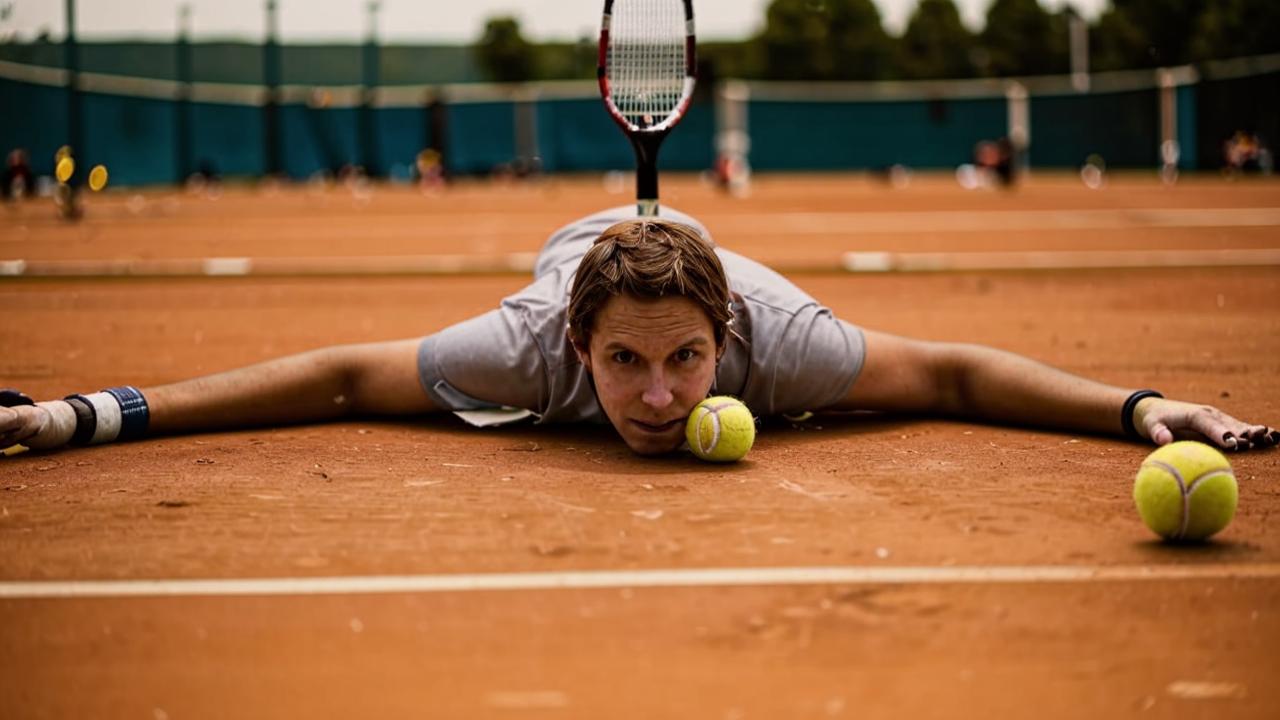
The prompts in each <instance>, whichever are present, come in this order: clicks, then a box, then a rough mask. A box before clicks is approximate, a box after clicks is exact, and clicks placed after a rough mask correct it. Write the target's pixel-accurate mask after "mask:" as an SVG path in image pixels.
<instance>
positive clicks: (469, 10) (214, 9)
mask: <svg viewBox="0 0 1280 720" xmlns="http://www.w3.org/2000/svg"><path fill="white" fill-rule="evenodd" d="M1108 1H1109V0H1040V2H1041V4H1042V5H1044V6H1045V7H1047V8H1050V9H1054V10H1056V9H1058V8H1060V7H1062V6H1063V5H1073V6H1075V8H1076V9H1077V10H1078V11H1079V12H1080V13H1081V14H1082V15H1084V16H1085V17H1088V18H1090V19H1092V18H1095V17H1097V16H1098V14H1099V13H1100V12H1101V11H1102V10H1103V9H1104V8H1105V6H1106V5H1107V3H1108ZM277 2H278V7H279V10H278V17H279V25H280V35H281V37H282V39H283V40H284V41H285V42H290V41H295V42H316V41H345V42H351V41H354V40H358V39H360V38H362V37H364V36H365V34H366V33H367V31H368V28H369V13H368V6H369V4H370V3H369V0H277ZM769 2H770V0H694V13H695V21H696V23H697V31H698V37H699V38H701V39H721V40H724V39H744V38H746V37H749V36H750V35H752V34H754V33H755V32H756V31H757V30H759V29H760V26H761V25H762V23H763V18H764V9H765V8H766V7H767V6H768V4H769ZM873 2H875V4H876V5H877V7H879V9H880V17H881V19H882V22H883V23H884V25H885V27H886V28H887V29H888V30H889V31H890V32H892V33H895V34H897V33H900V32H901V31H902V28H903V27H905V25H906V22H907V19H908V18H909V17H910V15H911V11H912V10H913V9H914V8H915V6H916V2H917V0H873ZM955 2H956V6H957V7H958V8H959V9H960V14H961V17H962V18H963V19H964V21H965V23H966V24H968V25H969V26H970V27H971V28H974V29H976V28H979V27H981V26H982V22H983V18H984V16H985V14H986V9H987V7H989V6H990V4H991V2H992V0H955ZM183 4H186V5H189V6H190V7H191V29H192V36H193V37H195V38H197V39H199V38H236V39H245V40H255V39H259V38H261V37H262V36H263V34H264V32H265V27H266V21H265V19H264V18H265V12H264V10H263V8H264V6H265V2H264V0H76V26H77V32H78V34H79V35H80V36H81V37H84V38H86V39H92V38H153V39H165V38H171V37H173V36H174V35H175V34H176V29H177V27H178V8H179V6H181V5H183ZM377 4H378V5H379V8H380V9H379V11H378V14H377V31H378V36H379V37H380V38H382V40H383V42H392V43H394V42H404V43H409V42H412V43H420V42H443V43H467V42H470V41H472V40H474V39H476V38H477V37H479V35H480V32H481V29H482V28H483V26H484V20H485V18H488V17H491V16H494V15H514V16H515V17H517V18H518V19H519V20H520V26H521V28H522V29H523V31H524V33H525V35H526V36H527V37H529V38H531V39H534V40H575V39H578V38H580V37H583V36H584V35H585V36H594V35H595V34H596V33H597V32H598V28H599V22H600V11H601V8H602V6H603V4H602V3H601V2H600V0H379V1H378V3H377ZM64 6H65V0H0V39H3V38H13V37H15V36H16V37H17V38H18V39H28V40H29V39H31V38H33V37H35V36H36V35H37V34H39V33H40V32H42V31H48V32H49V33H50V34H51V35H53V36H54V37H61V36H62V34H63V31H64V27H65V22H64Z"/></svg>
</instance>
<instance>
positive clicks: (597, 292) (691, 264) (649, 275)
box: [569, 218, 733, 347]
mask: <svg viewBox="0 0 1280 720" xmlns="http://www.w3.org/2000/svg"><path fill="white" fill-rule="evenodd" d="M624 294H625V295H631V296H634V297H639V298H660V297H664V296H668V295H681V296H684V297H687V298H689V299H690V300H692V301H693V302H694V303H695V304H697V305H698V307H700V308H702V311H703V312H705V313H706V314H707V317H708V318H710V320H711V327H712V328H713V329H714V331H715V337H716V347H723V346H724V342H725V336H726V334H727V333H728V331H729V324H730V322H731V321H732V320H733V313H732V312H731V311H730V310H729V281H728V278H726V277H725V274H724V266H722V265H721V264H720V258H718V257H716V254H715V251H714V249H713V247H712V245H711V242H710V241H709V240H707V239H706V238H704V237H703V236H702V234H701V233H699V232H698V231H697V230H696V229H695V228H692V227H690V226H688V225H684V224H681V223H676V222H671V221H669V220H659V219H657V218H643V219H638V220H625V221H623V222H620V223H618V224H616V225H614V226H612V227H610V228H609V229H607V230H605V231H604V232H603V233H601V234H600V237H598V238H596V241H595V243H594V244H593V245H592V246H591V248H590V249H589V250H587V254H586V255H584V256H583V258H582V262H581V263H579V264H578V272H577V274H576V275H574V278H573V289H572V291H570V294H569V337H570V339H571V340H573V342H575V343H577V344H579V345H582V346H584V347H585V346H587V345H588V344H589V343H590V338H591V329H592V327H593V325H594V323H595V315H596V312H597V311H598V310H600V308H602V307H604V305H605V303H606V302H608V301H609V298H611V297H613V296H615V295H624Z"/></svg>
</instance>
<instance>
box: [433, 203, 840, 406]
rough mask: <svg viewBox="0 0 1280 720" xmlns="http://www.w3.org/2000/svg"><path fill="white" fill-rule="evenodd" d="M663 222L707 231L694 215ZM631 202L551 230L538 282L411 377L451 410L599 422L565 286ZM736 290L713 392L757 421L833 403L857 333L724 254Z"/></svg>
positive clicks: (630, 210)
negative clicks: (507, 410)
mask: <svg viewBox="0 0 1280 720" xmlns="http://www.w3.org/2000/svg"><path fill="white" fill-rule="evenodd" d="M660 214H661V216H662V217H663V218H666V219H670V220H674V221H676V222H682V223H686V224H688V225H691V226H693V227H696V228H698V230H699V231H701V232H702V234H703V236H704V237H706V238H707V239H708V240H710V237H711V236H710V234H709V233H708V232H707V230H706V228H704V227H703V226H702V225H701V224H700V223H698V222H697V221H696V220H694V219H693V218H691V217H689V216H688V215H685V214H683V213H679V212H676V211H673V210H667V209H665V208H664V209H662V210H661V212H660ZM635 216H636V211H635V207H634V206H629V207H622V208H615V209H612V210H606V211H604V212H601V213H597V214H595V215H591V216H589V217H586V218H583V219H581V220H578V221H577V222H574V223H571V224H569V225H567V226H565V227H563V228H561V229H560V230H557V231H556V232H555V233H554V234H553V235H552V236H551V238H550V239H549V240H548V241H547V244H546V245H545V246H544V247H543V248H542V251H541V252H540V253H539V255H538V259H537V263H536V264H535V267H534V281H533V284H532V285H529V286H528V287H526V288H524V289H523V290H521V291H519V292H517V293H516V294H514V295H511V296H510V297H507V298H505V299H503V301H502V304H501V305H500V306H499V307H498V309H496V310H492V311H490V312H487V313H485V314H483V315H480V316H478V317H475V318H472V319H470V320H466V321H463V322H460V323H458V324H457V325H453V326H451V327H448V328H445V329H444V330H441V331H440V332H438V333H435V334H434V335H430V336H428V337H426V338H424V339H423V341H422V344H421V345H420V346H419V348H418V374H419V378H420V380H421V381H422V386H423V388H425V389H426V391H427V394H428V395H429V396H430V397H431V400H432V401H433V402H435V403H436V404H437V405H438V406H440V407H442V408H446V409H449V410H454V411H459V410H476V409H483V408H493V407H503V406H506V407H515V408H524V409H527V410H532V411H533V412H535V413H536V414H537V415H538V418H539V419H538V421H539V422H543V423H553V422H554V423H565V422H594V423H607V422H608V418H607V417H606V416H605V414H604V411H603V410H602V409H601V407H600V404H599V402H598V401H597V400H596V396H595V391H594V389H593V388H592V386H591V381H590V377H589V375H588V373H587V371H586V369H585V368H584V367H583V366H582V364H581V363H580V362H579V361H578V357H577V355H576V354H575V353H574V352H573V347H572V345H571V344H570V343H569V340H568V338H567V336H566V333H565V331H566V329H567V328H568V302H569V288H570V285H571V284H572V282H573V275H574V273H575V272H576V270H577V267H578V262H579V261H580V260H581V259H582V256H583V255H584V254H586V251H587V249H588V248H590V247H591V244H592V243H593V242H594V241H595V239H596V238H597V237H599V236H600V233H601V232H603V231H604V230H605V229H606V228H608V227H609V226H611V225H613V224H615V223H618V222H621V221H623V220H627V219H630V218H634V217H635ZM716 254H717V255H718V256H719V257H720V261H721V263H722V264H723V265H724V269H725V273H726V275H727V276H728V278H729V288H730V290H731V291H732V293H733V315H734V322H733V329H734V331H735V333H736V334H737V335H738V336H740V337H734V336H733V334H732V333H731V334H730V337H729V340H728V347H727V348H726V350H725V354H724V357H723V358H722V359H721V360H720V366H719V368H718V369H717V372H716V380H715V385H714V386H713V387H712V394H717V395H734V396H736V397H739V398H741V399H742V401H743V402H745V403H746V404H747V406H748V407H749V408H751V411H752V412H753V413H755V414H756V415H758V416H760V415H775V414H781V413H795V412H802V411H805V410H817V409H820V408H824V407H829V406H831V405H833V404H834V403H836V402H838V401H839V400H841V399H843V398H844V397H845V395H847V394H848V392H849V388H850V387H851V386H852V385H853V381H854V379H855V378H857V376H858V372H859V371H860V370H861V369H862V362H863V358H864V354H865V353H864V351H865V345H864V339H863V335H862V331H861V330H859V329H858V328H856V327H854V326H852V325H850V324H849V323H846V322H844V321H843V320H840V319H838V318H836V317H835V316H834V315H832V314H831V311H830V310H828V309H827V308H825V307H823V306H822V305H820V304H819V303H818V302H817V301H816V300H814V299H813V298H812V297H810V296H809V295H808V294H806V293H805V292H803V291H802V290H800V289H799V288H797V287H796V286H795V285H793V284H791V282H789V281H788V280H787V279H786V278H784V277H782V276H781V275H779V274H778V273H776V272H774V271H772V270H770V269H769V268H767V267H765V266H763V265H761V264H760V263H757V262H755V261H754V260H750V259H748V258H745V257H743V256H741V255H738V254H736V253H733V252H730V251H728V250H725V249H723V248H718V247H717V248H716Z"/></svg>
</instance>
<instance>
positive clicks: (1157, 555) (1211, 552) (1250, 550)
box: [1133, 538, 1262, 564]
mask: <svg viewBox="0 0 1280 720" xmlns="http://www.w3.org/2000/svg"><path fill="white" fill-rule="evenodd" d="M1133 546H1134V548H1135V549H1136V550H1138V551H1139V552H1140V553H1143V554H1144V555H1146V556H1147V557H1149V558H1151V560H1153V561H1157V560H1158V561H1160V562H1161V563H1169V562H1173V561H1181V562H1187V563H1195V564H1200V563H1206V564H1209V563H1216V562H1221V561H1223V560H1239V559H1243V558H1248V557H1251V556H1253V555H1257V554H1258V553H1259V552H1261V550H1262V548H1260V547H1258V546H1257V545H1255V544H1253V543H1250V542H1246V541H1244V540H1231V539H1226V538H1209V539H1208V540H1199V541H1172V540H1160V539H1159V538H1152V539H1150V540H1142V541H1139V542H1135V543H1134V544H1133Z"/></svg>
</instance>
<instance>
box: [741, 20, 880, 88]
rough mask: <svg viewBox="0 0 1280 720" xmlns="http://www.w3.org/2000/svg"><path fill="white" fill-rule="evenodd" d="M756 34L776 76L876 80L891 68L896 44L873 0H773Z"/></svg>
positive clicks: (767, 73) (766, 68)
mask: <svg viewBox="0 0 1280 720" xmlns="http://www.w3.org/2000/svg"><path fill="white" fill-rule="evenodd" d="M765 17H766V19H765V29H764V32H763V33H762V34H761V35H760V36H759V37H758V38H756V41H755V42H756V44H757V45H758V46H759V57H760V59H761V61H762V62H763V67H761V68H760V69H759V70H760V71H759V73H758V74H759V75H760V76H761V77H765V78H772V79H777V80H874V79H879V78H883V77H885V76H887V75H888V73H889V69H890V67H889V60H890V57H891V54H892V45H891V43H890V41H889V36H888V35H887V34H886V33H885V31H884V27H882V26H881V24H880V12H879V11H878V10H877V9H876V6H875V5H874V4H872V2H871V0H773V2H771V3H770V4H769V9H768V11H767V13H766V16H765Z"/></svg>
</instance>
